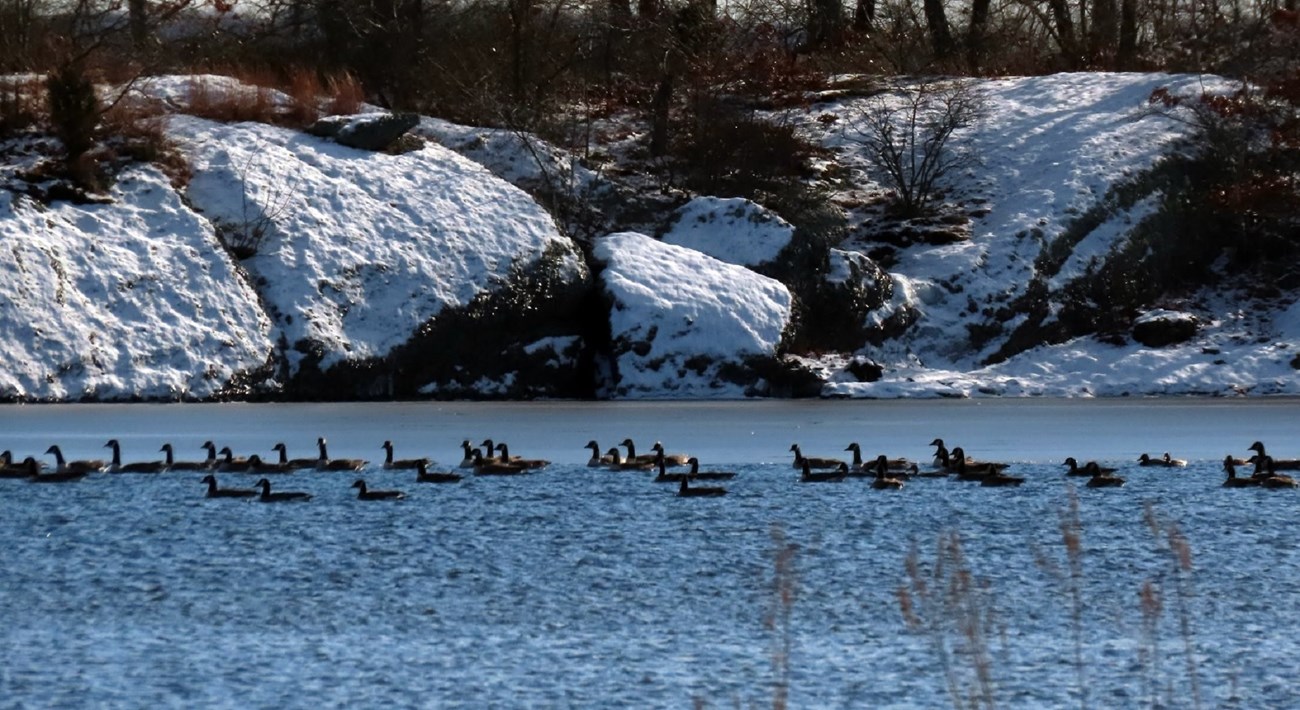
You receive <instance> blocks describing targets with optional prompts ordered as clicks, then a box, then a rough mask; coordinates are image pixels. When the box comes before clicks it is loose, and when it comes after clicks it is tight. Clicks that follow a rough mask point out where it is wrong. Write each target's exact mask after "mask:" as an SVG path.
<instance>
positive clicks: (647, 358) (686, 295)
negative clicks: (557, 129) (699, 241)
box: [594, 232, 791, 397]
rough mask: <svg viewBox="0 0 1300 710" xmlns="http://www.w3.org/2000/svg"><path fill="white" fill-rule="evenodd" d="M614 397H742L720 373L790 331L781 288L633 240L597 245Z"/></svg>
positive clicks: (609, 239) (768, 353) (769, 348)
mask: <svg viewBox="0 0 1300 710" xmlns="http://www.w3.org/2000/svg"><path fill="white" fill-rule="evenodd" d="M594 253H595V257H596V258H597V259H598V260H600V261H601V262H603V263H604V265H605V268H604V270H603V271H602V272H601V279H602V284H603V287H604V290H605V293H606V294H607V295H608V296H609V298H610V300H611V302H612V308H611V311H610V332H611V336H612V340H613V350H614V356H615V359H616V367H617V378H616V382H615V383H614V385H613V394H615V395H616V396H619V397H703V396H710V397H740V396H744V395H745V394H746V393H747V390H746V387H745V386H744V385H742V384H740V383H734V382H729V381H727V380H726V379H725V377H724V376H723V375H724V372H723V370H724V368H728V367H730V368H732V369H744V368H745V363H746V360H747V359H748V358H754V357H758V358H763V357H767V358H770V357H772V356H774V355H775V352H776V348H777V346H778V344H779V343H780V341H781V337H782V335H783V333H784V331H785V328H786V326H787V325H788V324H789V320H790V314H791V298H790V292H789V290H788V289H786V287H785V286H784V285H782V284H781V283H780V282H779V281H776V280H774V279H770V278H767V277H765V276H761V275H759V274H756V273H754V272H752V271H750V270H748V269H745V268H743V267H740V266H735V265H732V264H727V263H725V262H722V261H718V260H717V259H714V258H713V257H710V256H707V255H705V254H702V253H700V252H697V251H694V250H692V249H686V248H684V247H679V246H674V245H671V244H664V243H662V242H659V241H657V240H655V239H653V238H651V237H648V236H645V235H643V234H637V233H635V232H623V233H618V234H611V235H609V236H606V237H603V238H601V239H599V240H597V242H596V245H595V248H594Z"/></svg>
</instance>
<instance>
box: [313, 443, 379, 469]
mask: <svg viewBox="0 0 1300 710" xmlns="http://www.w3.org/2000/svg"><path fill="white" fill-rule="evenodd" d="M327 443H328V442H326V441H325V437H323V436H322V437H320V438H318V439H316V446H317V448H319V449H320V457H319V458H317V459H316V470H317V471H360V470H361V469H363V468H365V467H366V463H368V462H367V461H364V460H362V459H332V458H330V454H329V450H328V449H327V448H326V444H327Z"/></svg>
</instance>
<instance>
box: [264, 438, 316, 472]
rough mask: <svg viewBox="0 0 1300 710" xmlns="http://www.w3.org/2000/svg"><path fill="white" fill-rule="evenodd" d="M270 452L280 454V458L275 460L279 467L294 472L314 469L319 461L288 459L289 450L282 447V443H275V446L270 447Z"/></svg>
mask: <svg viewBox="0 0 1300 710" xmlns="http://www.w3.org/2000/svg"><path fill="white" fill-rule="evenodd" d="M271 450H272V451H275V452H277V453H279V454H280V458H279V459H277V460H276V463H278V464H280V465H281V466H285V467H287V468H289V469H292V470H294V471H297V470H298V469H303V468H316V464H317V462H318V461H319V459H291V458H289V448H288V447H287V446H285V445H284V442H283V441H281V442H278V443H276V445H275V446H272V447H271Z"/></svg>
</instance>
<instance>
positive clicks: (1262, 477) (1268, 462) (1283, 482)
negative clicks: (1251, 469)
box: [1251, 456, 1296, 488]
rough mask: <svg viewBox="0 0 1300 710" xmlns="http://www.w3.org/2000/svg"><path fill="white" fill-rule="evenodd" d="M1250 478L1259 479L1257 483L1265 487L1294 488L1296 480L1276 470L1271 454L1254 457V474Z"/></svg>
mask: <svg viewBox="0 0 1300 710" xmlns="http://www.w3.org/2000/svg"><path fill="white" fill-rule="evenodd" d="M1251 478H1257V479H1259V485H1261V486H1263V487H1265V488H1295V487H1296V481H1295V479H1294V478H1291V477H1290V476H1283V475H1281V474H1279V473H1278V472H1277V467H1276V466H1275V465H1274V463H1273V458H1272V457H1271V456H1263V457H1259V456H1257V457H1256V461H1255V474H1254V475H1253V476H1251Z"/></svg>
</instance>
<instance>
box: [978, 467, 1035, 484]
mask: <svg viewBox="0 0 1300 710" xmlns="http://www.w3.org/2000/svg"><path fill="white" fill-rule="evenodd" d="M1024 482H1025V479H1023V478H1021V477H1020V476H1012V475H1010V474H1006V473H1003V472H1002V471H1000V470H998V469H996V468H993V469H989V470H988V472H987V473H985V474H984V477H983V478H981V479H980V485H981V486H1018V485H1020V484H1022V483H1024Z"/></svg>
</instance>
